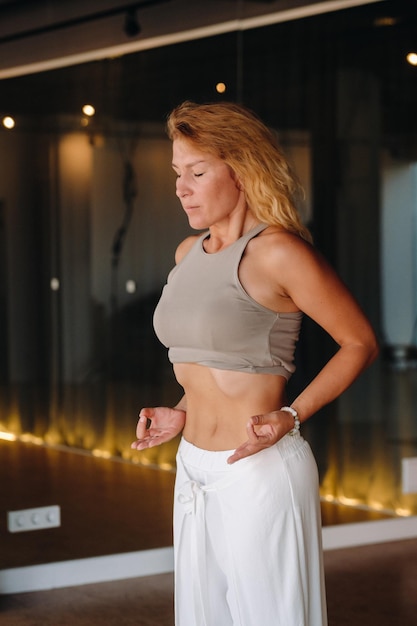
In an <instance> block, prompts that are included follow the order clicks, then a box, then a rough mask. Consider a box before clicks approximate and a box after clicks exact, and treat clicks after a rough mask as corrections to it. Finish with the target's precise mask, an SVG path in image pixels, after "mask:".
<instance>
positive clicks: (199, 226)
mask: <svg viewBox="0 0 417 626" xmlns="http://www.w3.org/2000/svg"><path fill="white" fill-rule="evenodd" d="M188 223H189V225H190V226H191V228H193V229H194V230H207V229H208V228H209V227H210V224H207V222H206V221H205V220H201V219H197V218H194V219H193V218H192V217H190V216H188Z"/></svg>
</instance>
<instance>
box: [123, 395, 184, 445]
mask: <svg viewBox="0 0 417 626" xmlns="http://www.w3.org/2000/svg"><path fill="white" fill-rule="evenodd" d="M185 416H186V413H185V411H182V410H181V409H171V408H169V407H165V406H158V407H154V408H145V409H141V411H140V412H139V421H138V425H137V427H136V437H137V440H136V441H134V442H133V443H132V446H131V447H132V448H133V449H134V450H145V449H146V448H153V447H154V446H159V445H160V444H161V443H166V442H167V441H170V440H171V439H174V437H176V436H177V435H178V434H179V433H180V432H181V431H182V430H183V428H184V425H185Z"/></svg>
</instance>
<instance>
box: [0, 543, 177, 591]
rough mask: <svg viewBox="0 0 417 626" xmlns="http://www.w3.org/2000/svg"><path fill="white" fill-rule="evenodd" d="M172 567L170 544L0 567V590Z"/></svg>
mask: <svg viewBox="0 0 417 626" xmlns="http://www.w3.org/2000/svg"><path fill="white" fill-rule="evenodd" d="M173 569H174V551H173V548H172V547H170V548H157V549H155V550H141V551H139V552H127V553H125V554H111V555H108V556H98V557H92V558H88V559H76V560H73V561H61V562H57V563H44V564H42V565H28V566H27V567H14V568H11V569H6V570H0V594H10V593H24V592H27V591H42V590H46V589H58V588H61V587H74V586H78V585H87V584H90V583H103V582H109V581H113V580H123V579H126V578H136V577H138V576H152V575H153V574H164V573H166V572H172V571H173Z"/></svg>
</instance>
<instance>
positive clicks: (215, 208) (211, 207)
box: [172, 137, 246, 230]
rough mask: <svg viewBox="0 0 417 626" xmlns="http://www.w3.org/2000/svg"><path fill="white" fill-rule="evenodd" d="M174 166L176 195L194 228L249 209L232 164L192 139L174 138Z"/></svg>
mask: <svg viewBox="0 0 417 626" xmlns="http://www.w3.org/2000/svg"><path fill="white" fill-rule="evenodd" d="M172 167H173V169H174V171H175V172H176V174H177V182H176V194H177V196H178V198H179V199H180V201H181V204H182V207H183V209H184V211H185V212H186V214H187V216H188V220H189V223H190V226H191V227H192V228H195V229H197V230H202V229H206V228H209V227H210V226H212V225H213V224H217V223H220V222H222V221H224V220H227V219H228V218H229V217H230V216H232V214H234V213H235V212H237V211H245V210H246V203H245V197H244V193H243V191H241V189H240V188H239V187H240V186H239V185H238V183H237V181H236V179H235V178H234V176H233V172H232V171H231V169H230V168H229V166H228V165H226V163H225V162H224V161H222V160H221V159H219V158H217V157H215V156H212V155H211V154H209V153H207V152H204V151H202V150H201V149H200V148H198V147H197V146H196V145H195V144H193V142H192V141H189V140H188V139H184V138H182V137H179V138H177V139H174V141H173V159H172Z"/></svg>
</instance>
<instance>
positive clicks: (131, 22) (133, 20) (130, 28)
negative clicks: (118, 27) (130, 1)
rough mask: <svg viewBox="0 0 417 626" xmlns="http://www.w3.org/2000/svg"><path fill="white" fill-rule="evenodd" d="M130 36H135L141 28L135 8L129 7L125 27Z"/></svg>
mask: <svg viewBox="0 0 417 626" xmlns="http://www.w3.org/2000/svg"><path fill="white" fill-rule="evenodd" d="M123 30H124V31H125V33H126V35H127V36H128V37H135V36H136V35H139V33H140V31H141V28H140V24H139V22H138V18H137V17H136V11H135V9H128V11H126V17H125V25H124V29H123Z"/></svg>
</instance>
